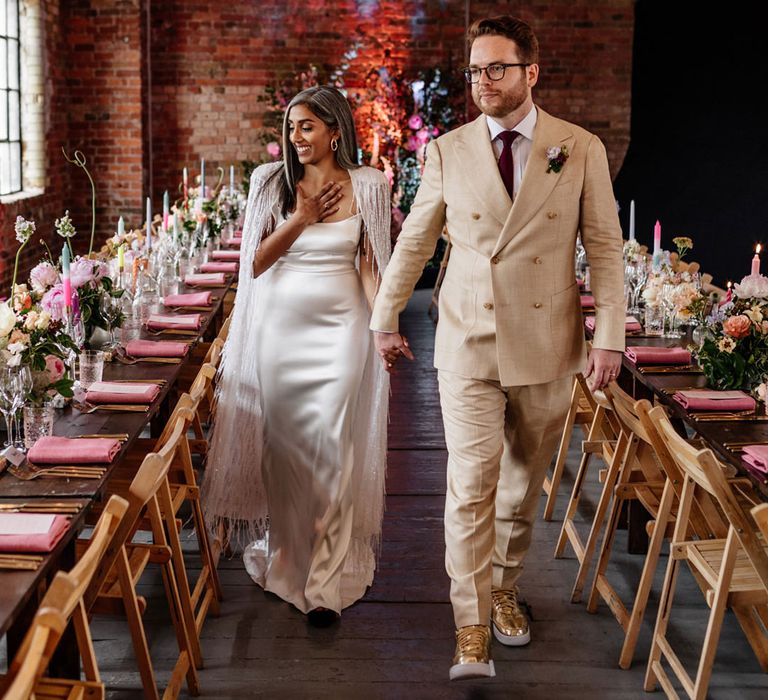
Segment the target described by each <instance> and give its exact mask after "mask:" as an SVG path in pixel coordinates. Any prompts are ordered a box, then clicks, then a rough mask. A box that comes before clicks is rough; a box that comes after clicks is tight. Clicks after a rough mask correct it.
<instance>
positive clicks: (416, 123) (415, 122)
mask: <svg viewBox="0 0 768 700" xmlns="http://www.w3.org/2000/svg"><path fill="white" fill-rule="evenodd" d="M408 126H409V127H411V129H413V130H414V131H416V129H421V127H422V126H424V120H423V119H422V118H421V115H420V114H413V115H411V118H410V119H409V120H408Z"/></svg>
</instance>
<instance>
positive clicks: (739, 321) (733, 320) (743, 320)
mask: <svg viewBox="0 0 768 700" xmlns="http://www.w3.org/2000/svg"><path fill="white" fill-rule="evenodd" d="M751 327H752V321H750V320H749V317H748V316H745V315H744V314H740V315H739V316H731V317H730V318H727V319H725V321H723V330H724V331H725V333H726V334H727V335H730V336H731V338H743V337H744V336H746V335H749V331H750V328H751Z"/></svg>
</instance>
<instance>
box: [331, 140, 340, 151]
mask: <svg viewBox="0 0 768 700" xmlns="http://www.w3.org/2000/svg"><path fill="white" fill-rule="evenodd" d="M331 150H332V151H338V150H339V139H331Z"/></svg>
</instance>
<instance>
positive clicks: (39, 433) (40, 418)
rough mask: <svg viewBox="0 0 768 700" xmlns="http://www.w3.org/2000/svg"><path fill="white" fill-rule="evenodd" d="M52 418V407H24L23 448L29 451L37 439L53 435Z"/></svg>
mask: <svg viewBox="0 0 768 700" xmlns="http://www.w3.org/2000/svg"><path fill="white" fill-rule="evenodd" d="M53 418H54V408H53V406H50V405H48V404H46V405H43V406H24V447H26V448H27V449H29V448H30V447H32V445H34V444H35V443H36V442H37V440H38V439H39V438H41V437H44V436H45V435H53Z"/></svg>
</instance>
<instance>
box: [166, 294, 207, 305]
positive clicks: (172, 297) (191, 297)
mask: <svg viewBox="0 0 768 700" xmlns="http://www.w3.org/2000/svg"><path fill="white" fill-rule="evenodd" d="M163 304H164V305H165V306H210V305H211V293H210V292H192V293H190V294H169V295H168V296H167V297H165V300H164V301H163Z"/></svg>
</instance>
